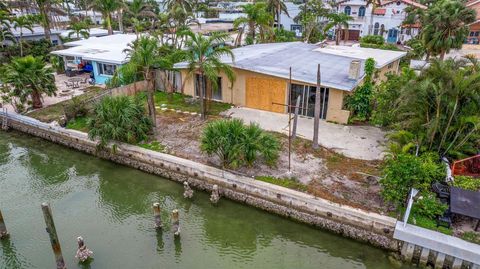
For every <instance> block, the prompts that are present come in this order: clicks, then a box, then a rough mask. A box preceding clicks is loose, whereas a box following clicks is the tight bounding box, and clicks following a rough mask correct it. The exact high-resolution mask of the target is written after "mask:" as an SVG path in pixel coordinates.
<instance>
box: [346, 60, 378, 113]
mask: <svg viewBox="0 0 480 269" xmlns="http://www.w3.org/2000/svg"><path fill="white" fill-rule="evenodd" d="M374 72H375V60H373V59H372V58H368V59H367V60H366V61H365V79H364V82H363V84H362V85H361V86H359V87H358V88H356V89H355V91H354V92H353V94H352V95H350V96H348V97H347V98H346V106H347V107H348V109H350V111H352V115H353V117H354V118H356V119H357V120H361V121H365V120H368V119H369V118H370V114H371V112H372V106H371V99H372V92H373V79H372V78H373V73H374Z"/></svg>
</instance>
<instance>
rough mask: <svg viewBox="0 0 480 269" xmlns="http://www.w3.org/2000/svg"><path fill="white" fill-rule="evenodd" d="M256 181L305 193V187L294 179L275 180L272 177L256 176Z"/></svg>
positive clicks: (275, 178)
mask: <svg viewBox="0 0 480 269" xmlns="http://www.w3.org/2000/svg"><path fill="white" fill-rule="evenodd" d="M255 179H256V180H260V181H263V182H268V183H272V184H275V185H278V186H282V187H285V188H289V189H294V190H299V191H307V186H305V185H303V184H302V183H300V182H298V181H297V180H296V179H294V178H292V179H289V178H277V177H272V176H257V177H255Z"/></svg>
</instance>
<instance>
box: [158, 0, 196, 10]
mask: <svg viewBox="0 0 480 269" xmlns="http://www.w3.org/2000/svg"><path fill="white" fill-rule="evenodd" d="M163 7H164V8H165V9H166V10H168V11H169V12H171V11H173V10H175V9H182V11H183V12H184V13H191V12H193V4H192V2H191V1H190V0H165V1H164V2H163Z"/></svg>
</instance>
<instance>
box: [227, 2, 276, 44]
mask: <svg viewBox="0 0 480 269" xmlns="http://www.w3.org/2000/svg"><path fill="white" fill-rule="evenodd" d="M242 9H243V13H245V14H246V15H247V16H246V17H240V18H237V19H235V21H234V22H233V25H234V27H235V28H238V27H239V26H240V25H242V29H241V30H240V31H241V32H240V33H239V36H240V39H241V34H242V33H243V31H244V29H245V27H248V36H249V37H250V38H251V41H252V42H255V40H256V33H257V30H258V32H259V34H260V43H262V42H265V35H266V33H267V32H271V30H272V29H271V28H270V27H271V24H272V20H273V17H272V16H271V15H270V13H269V12H268V11H267V5H266V3H264V2H258V3H255V4H246V5H244V6H242Z"/></svg>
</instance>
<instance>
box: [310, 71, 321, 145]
mask: <svg viewBox="0 0 480 269" xmlns="http://www.w3.org/2000/svg"><path fill="white" fill-rule="evenodd" d="M320 92H321V91H320V64H318V67H317V90H316V91H315V111H314V119H313V145H312V146H313V148H314V149H318V127H319V125H320V95H321V93H320Z"/></svg>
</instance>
